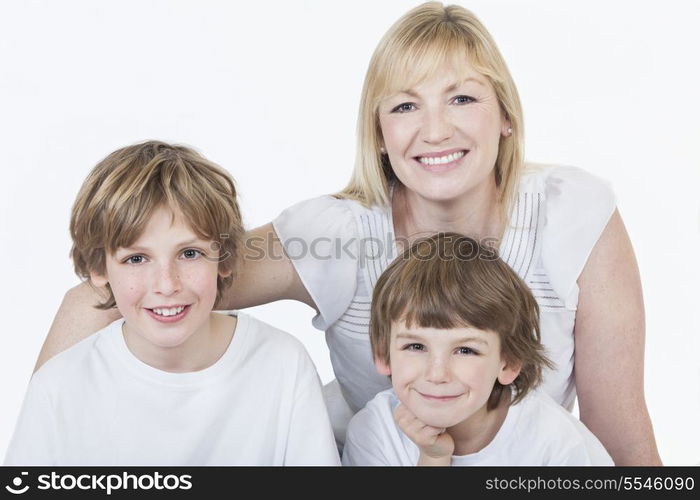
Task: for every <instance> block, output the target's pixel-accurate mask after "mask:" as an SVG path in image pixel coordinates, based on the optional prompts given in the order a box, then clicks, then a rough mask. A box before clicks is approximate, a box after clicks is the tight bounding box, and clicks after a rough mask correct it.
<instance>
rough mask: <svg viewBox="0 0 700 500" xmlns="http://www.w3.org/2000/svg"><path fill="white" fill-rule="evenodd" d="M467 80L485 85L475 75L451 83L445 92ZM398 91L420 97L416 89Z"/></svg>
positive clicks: (452, 89) (454, 88)
mask: <svg viewBox="0 0 700 500" xmlns="http://www.w3.org/2000/svg"><path fill="white" fill-rule="evenodd" d="M467 82H474V83H476V84H478V85H481V86H482V87H484V86H485V84H484V82H482V81H481V80H478V79H476V78H474V77H473V76H470V77H469V78H465V79H464V80H462V81H461V82H455V83H453V84H452V85H450V86H449V87H447V88H446V89H445V93H446V94H447V93H449V92H452V91H454V90H456V89H457V88H458V87H459V86H460V85H464V84H465V83H467ZM398 93H399V94H406V95H410V96H411V97H415V98H418V97H419V96H418V94H417V93H416V91H415V90H413V89H404V90H401V91H399V92H398Z"/></svg>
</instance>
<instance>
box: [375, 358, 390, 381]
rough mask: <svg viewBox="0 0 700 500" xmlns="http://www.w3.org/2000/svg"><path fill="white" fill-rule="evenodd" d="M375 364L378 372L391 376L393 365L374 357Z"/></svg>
mask: <svg viewBox="0 0 700 500" xmlns="http://www.w3.org/2000/svg"><path fill="white" fill-rule="evenodd" d="M374 366H375V368H376V369H377V373H379V374H380V375H386V376H387V377H389V376H391V367H390V366H389V364H388V363H387V362H386V361H384V360H383V359H379V358H374Z"/></svg>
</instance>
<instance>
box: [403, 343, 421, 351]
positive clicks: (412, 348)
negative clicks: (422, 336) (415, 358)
mask: <svg viewBox="0 0 700 500" xmlns="http://www.w3.org/2000/svg"><path fill="white" fill-rule="evenodd" d="M403 349H404V350H405V351H424V350H425V346H424V345H423V344H416V343H414V344H406V345H405V346H404V348H403Z"/></svg>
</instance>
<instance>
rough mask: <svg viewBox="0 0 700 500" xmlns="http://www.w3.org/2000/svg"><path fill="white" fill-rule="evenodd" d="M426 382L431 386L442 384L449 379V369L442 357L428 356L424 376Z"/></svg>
mask: <svg viewBox="0 0 700 500" xmlns="http://www.w3.org/2000/svg"><path fill="white" fill-rule="evenodd" d="M425 378H426V380H427V381H428V382H431V383H433V384H444V383H445V382H448V381H449V379H450V369H449V366H448V362H447V360H446V359H444V358H443V357H442V356H430V358H429V359H428V366H427V370H426V374H425Z"/></svg>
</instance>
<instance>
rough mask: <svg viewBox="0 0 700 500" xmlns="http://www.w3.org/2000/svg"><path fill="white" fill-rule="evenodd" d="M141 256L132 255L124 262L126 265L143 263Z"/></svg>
mask: <svg viewBox="0 0 700 500" xmlns="http://www.w3.org/2000/svg"><path fill="white" fill-rule="evenodd" d="M143 259H144V257H143V255H132V256H131V257H129V258H128V259H126V260H125V261H124V263H126V264H141V263H142V262H143Z"/></svg>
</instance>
